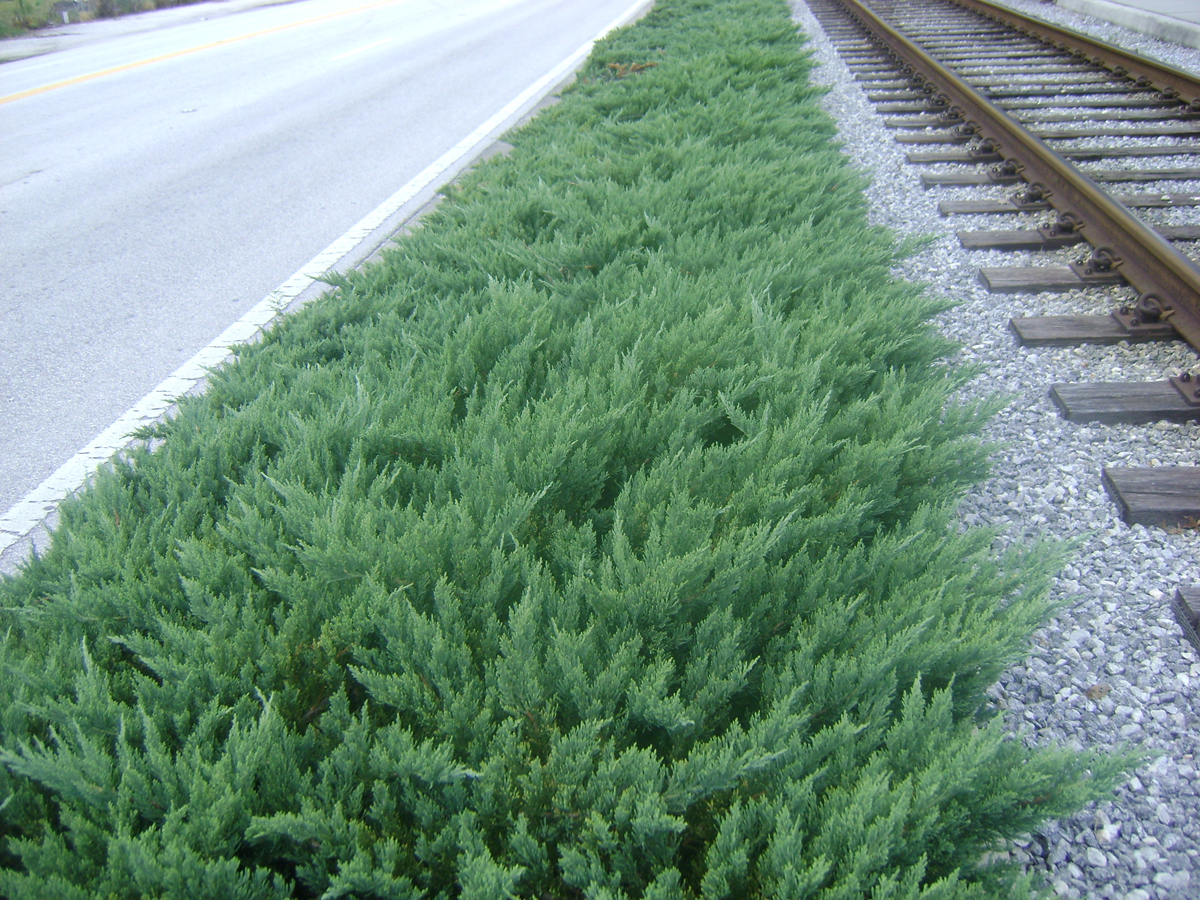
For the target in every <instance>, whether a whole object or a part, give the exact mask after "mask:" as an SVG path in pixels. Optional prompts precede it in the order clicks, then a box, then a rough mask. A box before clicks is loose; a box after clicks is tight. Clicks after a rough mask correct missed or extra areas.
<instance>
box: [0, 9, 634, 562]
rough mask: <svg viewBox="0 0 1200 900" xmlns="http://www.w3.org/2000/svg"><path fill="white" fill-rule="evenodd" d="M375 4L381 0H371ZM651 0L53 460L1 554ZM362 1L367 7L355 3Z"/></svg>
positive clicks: (12, 519)
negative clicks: (56, 463) (84, 441)
mask: <svg viewBox="0 0 1200 900" xmlns="http://www.w3.org/2000/svg"><path fill="white" fill-rule="evenodd" d="M375 5H377V6H381V5H383V4H375ZM649 5H650V0H636V2H635V3H634V4H633V5H632V6H630V7H629V8H628V9H627V10H625V12H623V13H621V15H619V16H618V17H617V18H616V19H615V20H613V22H612V23H611V24H609V25H608V26H607V27H605V28H604V29H603V30H602V31H601V32H600V33H599V34H598V35H596V37H595V38H593V39H592V40H590V41H588V42H587V43H586V44H584V45H583V46H582V47H580V48H579V49H578V50H576V51H575V52H574V53H572V54H571V55H570V56H568V57H567V58H566V59H564V60H563V61H562V62H560V63H559V64H558V65H557V66H555V67H554V68H553V69H551V70H550V71H549V72H547V73H546V74H545V75H543V76H542V77H541V78H539V79H538V80H537V81H535V82H534V83H533V84H531V85H530V86H529V87H527V88H525V90H523V91H522V92H521V93H520V94H518V95H517V96H516V97H514V98H513V99H512V100H511V101H509V102H508V103H507V104H506V105H505V106H504V108H503V109H501V110H500V111H499V112H497V113H496V114H495V115H494V116H492V117H491V118H490V119H488V120H487V121H486V122H484V123H483V124H482V125H480V126H479V127H478V128H476V129H475V130H474V131H472V132H471V133H470V134H469V135H467V136H466V137H465V138H463V139H462V140H461V141H459V142H458V143H457V144H455V145H454V146H453V147H451V148H450V149H449V150H447V151H446V152H445V153H443V154H442V155H441V156H440V157H439V158H438V159H437V160H436V161H435V162H434V163H432V164H431V165H430V166H429V167H428V168H426V169H425V170H424V171H423V172H421V174H419V175H418V176H417V177H416V178H414V179H413V180H412V181H410V182H409V183H408V184H406V185H405V186H404V187H402V188H400V190H398V191H396V193H394V194H392V196H390V197H389V198H388V199H387V200H385V201H383V203H381V204H380V205H379V206H378V207H376V208H375V209H374V210H372V211H371V212H370V213H368V214H367V216H366V217H365V218H364V219H363V220H362V221H360V222H359V223H358V224H357V225H355V226H354V227H353V228H351V229H350V230H349V231H347V232H346V233H345V234H343V235H342V236H341V237H340V238H338V239H337V240H336V241H334V242H333V243H332V244H330V245H329V246H328V247H326V248H325V249H324V250H322V251H321V252H320V253H318V254H317V255H316V256H315V257H313V258H312V259H311V260H309V262H308V263H307V264H305V265H304V266H303V267H302V268H301V269H300V270H299V271H297V272H296V273H295V274H294V275H292V277H291V278H289V279H288V280H287V281H285V282H284V283H283V284H281V285H280V286H279V287H277V288H276V289H275V290H273V291H272V292H271V293H269V294H268V295H267V296H266V297H264V298H263V299H262V300H260V301H259V302H258V303H257V304H256V305H255V306H254V307H253V308H252V309H251V310H250V311H249V312H248V313H246V314H245V315H244V316H242V317H241V318H240V319H239V320H238V321H236V322H234V323H233V324H232V325H230V326H229V327H228V328H226V329H225V330H224V331H223V332H222V333H221V334H220V336H219V337H217V339H216V340H215V341H213V342H212V343H211V344H209V345H208V346H207V347H205V348H204V349H203V350H201V351H200V352H199V353H197V354H196V355H195V356H193V357H192V358H191V359H190V360H188V361H187V362H186V363H184V364H183V365H182V366H180V367H179V368H178V369H176V370H175V371H174V372H173V373H172V374H171V375H170V376H168V378H167V379H166V380H165V381H164V382H163V383H162V384H160V385H159V386H158V387H156V388H155V389H154V390H152V391H151V392H150V393H149V394H147V395H146V396H145V397H143V398H142V399H141V400H139V401H138V402H137V403H135V404H134V405H133V407H132V408H130V409H129V410H127V411H126V412H125V414H124V415H122V416H121V417H120V418H119V419H117V420H116V421H115V422H113V423H112V424H111V425H109V426H108V427H107V428H105V429H104V431H102V432H100V434H98V435H97V436H96V437H95V438H93V439H92V441H91V443H89V444H88V445H87V446H86V447H84V448H83V449H82V450H80V451H79V452H78V453H76V454H75V455H74V456H73V457H71V458H70V459H69V460H67V461H66V462H65V463H63V464H62V466H60V467H59V469H58V471H56V472H55V473H54V474H53V475H51V476H50V477H49V478H47V479H46V480H45V481H43V482H42V483H41V484H40V485H38V486H37V487H36V488H34V489H33V491H31V492H30V493H29V494H28V495H27V496H26V497H25V498H24V499H23V500H20V501H19V502H18V503H17V504H16V505H15V506H13V508H12V509H10V510H9V511H8V512H7V513H5V514H4V515H3V516H0V554H2V553H3V552H4V551H5V550H7V549H8V548H9V547H11V546H12V545H13V544H15V543H16V542H17V541H19V540H21V538H23V537H25V536H26V535H28V534H29V533H30V532H31V531H33V529H35V528H36V527H37V526H38V525H41V524H42V523H43V522H45V521H46V519H47V518H48V517H49V516H50V515H51V513H53V512H54V510H55V508H56V507H57V506H58V504H59V503H61V502H62V501H63V500H64V499H65V498H66V497H67V496H68V495H70V494H72V493H74V492H75V491H77V490H78V489H79V488H81V487H82V486H83V485H84V483H85V482H86V481H87V480H88V479H89V478H90V477H91V476H92V475H94V474H95V473H96V471H97V470H98V469H99V468H100V466H102V465H104V464H105V463H107V462H108V461H109V460H111V459H112V457H113V456H114V454H117V453H119V452H120V451H122V450H124V449H125V448H126V447H128V446H129V444H130V443H131V441H130V435H131V434H132V433H133V432H134V431H136V430H137V429H139V428H141V427H143V426H146V425H150V424H153V423H154V422H156V421H158V420H159V419H161V418H162V417H163V415H165V414H166V413H167V411H168V410H170V408H171V407H172V406H173V405H174V404H175V401H176V400H177V399H178V398H179V397H181V396H182V395H183V394H186V393H187V392H188V391H190V390H192V389H193V388H194V387H195V386H196V385H197V384H199V383H200V382H201V381H203V380H204V379H205V378H206V377H207V375H208V372H209V371H210V370H212V369H215V368H217V367H218V366H220V365H221V364H222V363H224V362H225V361H226V360H228V359H229V357H230V355H231V352H232V349H233V347H234V346H236V345H237V344H244V343H246V342H247V341H250V340H253V339H254V338H255V337H256V336H257V335H258V334H260V333H261V332H262V331H263V330H264V329H265V328H266V327H267V325H269V324H270V323H271V321H272V320H274V319H275V317H276V316H278V315H279V314H280V313H281V312H282V311H283V310H284V309H286V308H287V307H288V305H289V304H291V302H292V301H293V300H295V299H296V298H297V297H299V296H300V294H302V293H303V292H304V290H305V289H306V288H307V287H308V286H309V285H311V284H312V283H313V282H314V281H317V280H318V279H320V278H321V276H323V275H324V274H325V273H326V272H328V271H329V270H330V269H332V268H333V267H334V266H336V265H337V264H338V263H339V262H341V261H342V260H343V259H345V258H346V257H347V256H348V255H349V254H350V253H351V252H353V251H354V250H355V249H356V248H357V247H358V246H359V245H360V244H361V243H362V242H363V241H365V240H366V239H367V238H368V237H370V235H371V233H372V232H373V231H375V230H376V229H377V228H379V227H380V226H381V225H383V224H384V223H385V222H387V220H388V219H390V218H391V217H392V216H393V215H395V214H396V213H397V212H399V211H400V209H401V208H403V207H404V205H405V204H406V203H408V202H409V201H411V200H413V199H414V198H415V197H416V196H417V195H418V194H420V193H421V191H423V190H425V189H426V188H428V187H429V186H430V185H433V184H435V183H437V184H438V186H439V187H440V186H441V185H442V184H445V182H446V181H448V180H449V176H447V172H449V171H450V170H451V169H452V168H453V167H454V166H455V165H456V164H457V163H460V162H462V161H463V159H464V158H467V159H470V158H472V156H477V155H478V154H479V153H480V152H481V151H482V150H483V149H484V148H485V147H487V146H488V145H489V144H490V143H491V142H492V140H493V139H494V138H496V137H498V136H499V135H500V134H502V133H503V132H504V131H506V130H507V129H508V128H509V127H511V126H512V124H513V123H514V122H516V121H517V120H518V119H519V118H520V117H521V116H522V115H524V113H526V112H527V111H528V110H529V109H530V108H532V107H533V105H534V104H535V103H536V102H537V101H538V100H540V99H541V98H542V97H544V96H545V95H546V93H547V92H548V91H549V90H550V89H551V88H553V87H554V86H555V85H556V84H558V83H559V82H560V81H562V80H563V79H564V78H565V77H566V76H567V75H568V74H569V73H570V72H571V71H572V70H573V69H574V68H575V67H576V66H578V65H579V63H581V62H582V61H583V60H584V59H586V58H587V56H588V54H589V53H591V51H592V47H593V45H594V44H595V43H596V41H598V40H600V39H601V38H603V37H604V36H605V35H606V34H608V33H609V32H610V31H612V30H614V29H616V28H619V27H621V26H622V25H624V24H625V23H626V22H628V21H629V20H630V19H632V18H634V16H636V15H637V14H638V12H639V11H641V10H642V9H644V8H645V7H647V6H649ZM361 8H365V7H360V9H361Z"/></svg>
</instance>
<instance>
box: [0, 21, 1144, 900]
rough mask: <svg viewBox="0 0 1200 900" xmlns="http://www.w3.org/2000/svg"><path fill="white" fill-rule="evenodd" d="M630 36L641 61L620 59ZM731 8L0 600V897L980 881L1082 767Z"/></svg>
mask: <svg viewBox="0 0 1200 900" xmlns="http://www.w3.org/2000/svg"><path fill="white" fill-rule="evenodd" d="M651 63H653V65H650V64H651ZM810 67H811V62H810V60H809V59H808V58H807V57H806V56H805V55H804V54H803V53H802V52H801V49H800V39H799V38H798V37H797V35H796V34H795V33H794V30H793V28H792V25H791V23H790V21H789V19H788V15H787V10H786V7H785V5H784V4H783V3H782V2H779V0H660V3H659V4H658V6H657V7H656V8H655V9H654V10H653V11H652V12H651V14H650V15H649V16H648V17H647V18H646V19H645V20H644V21H642V22H641V23H639V24H637V25H636V26H634V27H631V28H627V29H624V30H622V31H620V32H618V33H617V34H615V35H613V36H612V37H611V38H609V39H608V40H606V41H604V42H603V43H602V44H601V45H599V46H598V48H597V50H596V52H595V54H594V55H593V57H592V59H591V61H590V62H589V64H588V67H587V68H586V70H585V71H584V73H583V74H582V76H581V78H580V80H579V82H578V85H577V86H576V88H575V89H574V90H573V91H572V92H571V93H570V94H569V96H568V97H567V98H566V100H565V101H564V102H563V103H561V104H560V105H558V106H557V107H555V108H553V109H552V110H550V111H548V112H546V113H544V114H543V115H542V116H540V117H539V118H538V119H537V120H535V121H534V122H533V124H531V125H530V126H528V127H526V128H525V129H523V130H522V131H521V132H520V133H519V134H518V135H517V136H516V138H515V139H514V143H515V144H516V148H517V149H516V150H515V152H514V153H513V154H512V156H511V157H509V158H507V159H503V160H495V161H492V162H490V163H488V164H486V165H485V166H483V167H482V168H480V169H479V170H477V172H476V173H475V174H474V175H473V176H471V177H470V178H468V179H467V180H466V181H465V182H464V183H463V184H462V186H461V187H460V188H459V189H457V190H456V191H455V193H454V196H453V197H452V198H451V200H450V201H449V202H447V203H446V204H444V205H443V206H442V207H441V208H440V209H439V211H438V212H437V213H436V214H434V215H433V216H432V217H430V218H429V219H428V220H427V222H426V224H425V226H424V227H423V228H421V229H420V230H419V231H418V232H417V233H415V234H413V235H412V236H410V237H407V238H405V239H404V240H403V241H401V242H400V243H399V244H397V245H396V246H395V247H394V248H393V249H392V250H391V251H390V253H389V254H388V256H387V257H386V259H385V260H384V262H383V263H382V264H380V265H377V266H374V267H372V268H370V269H368V270H366V271H365V272H362V273H360V274H355V275H353V276H351V277H349V278H347V279H345V281H343V282H342V283H340V285H339V286H338V288H337V289H336V290H335V291H333V292H332V294H331V295H330V296H329V297H327V298H325V299H324V300H322V301H321V302H319V303H316V304H314V305H312V306H311V307H310V308H308V309H306V310H305V311H303V312H301V313H299V314H297V315H296V316H294V317H292V318H290V319H289V320H287V321H286V322H284V323H282V324H281V325H279V327H277V328H275V329H274V330H273V331H272V332H271V333H270V334H269V335H268V336H267V338H266V339H265V340H264V341H263V342H262V343H261V344H258V345H255V346H251V347H246V348H244V349H243V350H242V351H241V353H240V359H239V360H238V361H237V362H236V364H234V365H230V366H229V367H227V368H225V369H224V370H223V371H222V372H220V373H218V374H217V375H216V376H215V378H214V380H213V384H212V387H211V389H210V390H209V392H208V394H207V395H206V396H204V397H202V398H198V399H193V400H189V401H187V402H185V403H184V404H183V406H182V409H181V411H180V413H179V415H178V417H177V418H175V419H174V420H172V421H171V422H169V423H167V424H165V425H163V426H162V427H161V428H159V429H157V430H156V432H155V434H154V437H155V438H156V443H158V444H161V446H157V448H156V449H155V450H154V451H153V452H151V451H150V450H149V449H143V450H140V451H138V452H135V453H133V454H131V456H130V458H128V459H127V460H125V461H123V462H120V463H118V464H116V465H115V468H114V470H113V471H111V472H108V473H107V474H103V475H101V476H99V477H98V478H97V479H96V481H95V484H94V485H93V486H92V488H91V489H90V490H89V491H88V492H87V493H86V495H85V496H83V497H82V498H81V499H79V500H77V501H73V502H70V503H68V504H66V505H65V506H64V509H63V514H62V524H61V526H60V527H59V529H58V531H57V533H56V534H55V536H54V541H53V544H52V546H51V547H50V549H49V550H48V552H47V553H46V554H45V556H44V557H42V558H40V559H36V560H34V561H33V562H32V563H31V564H30V565H29V566H28V567H27V568H26V570H25V571H24V572H23V573H22V575H21V576H20V577H19V578H16V579H12V580H8V581H6V582H5V583H4V584H3V586H2V587H0V590H2V593H3V598H2V605H3V607H4V609H3V613H2V615H3V617H4V620H5V622H4V632H3V633H4V638H3V642H2V643H0V656H2V660H3V666H4V671H5V677H4V679H3V680H2V681H0V695H2V697H0V710H2V713H0V748H2V749H0V762H2V763H3V766H2V767H0V804H2V805H0V828H2V834H3V838H4V844H3V850H2V855H0V894H3V895H4V896H5V897H8V898H12V900H23V898H39V900H46V898H84V897H156V898H176V897H178V898H183V897H187V898H208V897H212V898H247V900H250V898H254V900H260V898H261V900H265V898H285V897H297V898H298V897H323V898H343V897H345V898H351V897H353V898H364V900H365V898H385V897H387V898H392V897H397V898H399V897H413V898H416V897H422V898H434V897H446V898H450V897H460V898H472V900H474V898H502V897H513V896H522V897H547V898H550V897H580V896H583V897H588V898H594V900H608V898H612V900H617V898H626V897H644V898H668V897H705V898H718V897H771V898H793V897H794V898H800V897H815V898H823V900H833V898H842V897H845V898H851V897H867V896H869V897H873V898H877V900H883V898H895V900H901V898H916V897H921V898H929V900H933V898H937V900H942V898H968V897H972V898H973V897H993V896H996V897H999V896H1003V897H1009V896H1016V894H1014V893H1012V892H1013V891H1016V890H1020V889H1021V887H1022V885H1026V882H1024V881H1023V880H1022V879H1021V878H1020V877H1019V875H1018V873H1015V872H1012V871H1009V870H1006V869H1003V868H998V867H994V866H993V867H983V866H981V865H980V864H979V861H980V859H981V857H982V855H983V854H984V853H985V851H987V850H988V849H990V848H992V847H994V846H995V845H996V842H997V841H999V840H1002V839H1004V838H1007V837H1011V836H1014V835H1016V834H1019V833H1020V832H1022V831H1024V830H1027V829H1029V828H1030V827H1032V826H1033V825H1034V824H1035V823H1037V822H1039V821H1041V820H1043V819H1045V818H1046V817H1048V816H1053V815H1059V814H1063V813H1066V812H1068V811H1070V810H1072V809H1074V808H1076V807H1077V806H1078V805H1079V804H1080V803H1081V802H1083V801H1084V800H1086V799H1089V798H1092V797H1095V796H1098V795H1099V794H1100V793H1101V792H1102V791H1103V790H1105V789H1106V786H1107V785H1109V784H1110V783H1111V781H1112V779H1113V778H1114V777H1115V775H1116V773H1117V772H1118V771H1120V770H1121V768H1122V767H1123V766H1125V765H1127V762H1128V760H1126V759H1122V758H1098V757H1092V756H1085V755H1080V754H1074V753H1069V752H1066V751H1061V750H1054V749H1032V748H1030V747H1028V746H1026V745H1025V743H1023V742H1022V741H1020V740H1015V739H1012V737H1011V736H1009V735H1006V734H1005V731H1004V728H1003V725H1002V724H1001V722H1000V721H999V720H998V719H997V718H996V717H994V716H993V715H992V714H991V713H990V712H989V708H988V706H987V703H986V696H985V693H984V691H985V689H986V688H987V687H988V685H990V684H991V683H992V682H993V681H994V680H995V679H996V677H997V675H998V673H999V672H1000V671H1001V670H1002V669H1003V667H1005V666H1006V665H1007V664H1009V663H1011V662H1012V661H1013V660H1016V659H1019V658H1020V657H1021V656H1022V655H1023V653H1024V650H1023V648H1024V646H1025V644H1026V642H1027V640H1028V638H1029V635H1030V633H1031V631H1032V629H1033V628H1035V627H1036V625H1037V623H1038V622H1039V621H1041V620H1042V618H1043V617H1044V616H1045V614H1046V611H1047V607H1046V602H1045V599H1044V598H1045V583H1046V576H1047V572H1048V571H1049V569H1050V568H1051V566H1052V564H1053V558H1052V555H1051V554H1050V553H1049V552H1048V551H1047V550H1046V548H1032V549H1030V550H1027V551H1009V552H1006V553H1003V554H1000V555H997V553H996V552H995V551H994V550H993V548H992V544H993V539H994V535H992V534H990V533H988V532H984V531H969V532H965V533H964V532H961V531H959V530H957V529H956V528H954V527H952V525H951V506H952V504H953V502H954V499H955V497H956V496H958V495H959V493H960V492H961V490H962V488H963V486H964V485H965V484H968V483H970V482H971V481H973V480H975V479H977V478H978V477H980V475H981V474H982V472H983V471H984V458H985V450H984V448H982V447H981V445H980V444H979V443H978V441H977V440H976V439H975V438H974V437H972V435H973V434H974V433H975V432H976V431H977V429H978V426H979V425H980V423H981V421H982V420H983V418H984V417H985V416H986V415H987V414H989V412H990V410H989V409H987V408H982V407H965V406H957V405H953V404H951V403H950V402H949V398H950V396H951V394H952V392H953V390H954V389H955V387H956V386H958V385H959V384H960V383H961V382H962V380H963V379H964V378H965V377H967V375H966V373H963V372H955V371H952V370H950V369H948V368H947V367H946V366H945V365H944V364H941V363H940V362H939V361H940V360H942V359H944V358H945V356H946V355H947V353H948V352H949V351H950V350H951V348H950V346H949V345H948V344H947V342H946V341H945V340H943V339H942V338H940V337H938V336H937V334H936V332H935V331H934V330H933V329H932V327H931V326H930V324H929V322H930V319H931V317H932V316H933V315H934V314H936V313H937V312H938V311H939V310H940V309H941V308H942V307H941V305H940V303H939V302H938V301H936V300H932V299H930V298H929V297H927V296H924V295H923V294H922V293H921V292H920V290H919V289H918V288H916V287H914V286H912V285H909V284H905V283H902V282H898V281H895V280H893V279H892V278H891V277H890V276H889V274H888V272H889V267H890V266H891V264H892V262H893V260H894V258H895V253H896V252H897V248H896V247H895V246H894V244H893V243H892V240H891V238H890V237H889V236H888V235H887V234H886V233H884V232H883V231H881V230H879V229H873V228H870V227H868V226H867V224H866V219H865V214H864V205H863V201H862V199H861V188H862V186H863V182H862V178H861V176H859V175H856V174H855V173H854V172H853V171H851V170H850V169H848V167H847V165H846V163H845V161H844V160H843V159H842V158H841V156H840V155H839V153H838V150H837V146H836V144H835V142H834V128H833V125H832V124H831V122H830V120H829V119H828V118H827V117H826V116H825V115H824V114H823V113H822V112H821V110H820V108H819V105H818V99H819V92H818V90H817V89H816V88H814V87H813V86H812V85H810V84H809V83H808V80H807V75H808V72H809V70H810Z"/></svg>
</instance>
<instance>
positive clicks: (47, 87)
mask: <svg viewBox="0 0 1200 900" xmlns="http://www.w3.org/2000/svg"><path fill="white" fill-rule="evenodd" d="M403 2H406V0H376V2H375V3H367V4H364V5H363V6H355V7H353V8H352V9H342V10H338V11H337V12H331V13H325V14H324V15H321V16H313V17H312V18H311V19H301V20H300V21H298V22H289V23H287V24H286V25H276V26H274V27H273V28H264V29H263V30H262V31H252V32H250V33H249V34H239V35H238V36H237V37H229V38H222V39H221V40H219V41H213V42H212V43H209V44H200V45H199V46H198V47H189V48H188V49H186V50H176V51H175V52H174V53H164V54H162V56H151V57H150V58H149V59H139V60H138V61H137V62H131V63H125V64H124V65H121V66H113V67H112V68H111V69H101V70H100V71H98V72H89V73H88V74H87V75H77V76H76V77H75V78H67V79H65V80H63V81H55V82H53V83H51V84H44V85H42V86H41V87H35V88H30V89H29V90H27V91H20V92H18V93H16V94H9V95H8V96H7V97H0V106H2V105H4V104H5V103H12V102H13V101H14V100H24V99H25V98H26V97H35V96H37V95H38V94H45V93H47V92H49V91H57V90H58V89H59V88H65V87H70V86H71V85H73V84H82V83H83V82H85V81H94V80H95V79H97V78H103V77H104V76H105V75H115V74H117V73H118V72H128V71H129V70H130V69H140V68H141V67H142V66H149V65H153V64H154V63H158V62H163V61H164V60H168V59H177V58H179V57H180V56H187V55H189V54H191V53H199V52H200V51H201V50H211V49H212V48H213V47H221V46H224V45H225V44H236V43H238V42H239V41H248V40H250V39H251V38H256V37H262V36H263V35H264V34H275V33H276V32H279V31H287V30H288V29H289V28H299V27H300V26H301V25H311V24H313V23H314V22H325V21H327V20H329V19H337V18H340V17H342V16H348V15H351V14H353V13H358V12H364V11H365V10H368V9H377V8H378V7H380V6H391V5H392V4H394V3H403Z"/></svg>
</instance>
